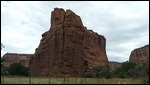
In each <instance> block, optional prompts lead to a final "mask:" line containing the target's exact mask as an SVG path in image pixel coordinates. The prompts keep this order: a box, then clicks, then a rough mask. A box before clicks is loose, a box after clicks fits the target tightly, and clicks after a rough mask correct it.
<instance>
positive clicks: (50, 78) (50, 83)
mask: <svg viewBox="0 0 150 85" xmlns="http://www.w3.org/2000/svg"><path fill="white" fill-rule="evenodd" d="M49 84H51V77H50V76H49Z"/></svg>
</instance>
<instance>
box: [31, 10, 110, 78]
mask: <svg viewBox="0 0 150 85" xmlns="http://www.w3.org/2000/svg"><path fill="white" fill-rule="evenodd" d="M105 48H106V39H105V37H104V36H102V35H98V34H97V33H95V32H93V31H92V30H87V29H86V27H84V26H83V24H82V20H81V18H80V17H79V16H78V15H76V14H75V13H74V12H72V11H71V10H66V11H64V9H61V8H55V9H54V11H52V13H51V28H50V30H49V31H47V32H45V33H44V34H42V39H41V42H40V44H39V47H38V48H37V49H36V52H35V53H34V55H33V57H32V59H31V62H30V65H29V70H30V74H31V75H46V76H71V77H74V76H82V75H83V72H84V71H86V70H90V69H91V68H92V67H93V66H94V65H97V64H102V65H103V66H104V68H105V69H108V70H109V63H108V58H107V55H106V49H105Z"/></svg>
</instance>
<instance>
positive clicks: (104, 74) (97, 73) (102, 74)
mask: <svg viewBox="0 0 150 85" xmlns="http://www.w3.org/2000/svg"><path fill="white" fill-rule="evenodd" d="M84 77H98V78H111V72H109V71H107V70H105V69H104V68H103V66H102V65H100V64H99V65H96V66H94V67H93V68H92V70H91V71H87V72H85V73H84Z"/></svg>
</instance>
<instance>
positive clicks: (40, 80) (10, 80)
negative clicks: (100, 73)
mask: <svg viewBox="0 0 150 85" xmlns="http://www.w3.org/2000/svg"><path fill="white" fill-rule="evenodd" d="M3 79H4V80H3ZM30 79H31V82H30ZM30 83H31V84H49V83H50V84H142V83H143V79H142V78H138V79H133V78H125V79H122V78H111V79H105V78H63V77H61V78H60V77H57V78H56V77H52V78H49V77H37V76H36V77H35V76H33V77H31V78H29V77H23V76H5V77H4V78H3V76H1V84H30Z"/></svg>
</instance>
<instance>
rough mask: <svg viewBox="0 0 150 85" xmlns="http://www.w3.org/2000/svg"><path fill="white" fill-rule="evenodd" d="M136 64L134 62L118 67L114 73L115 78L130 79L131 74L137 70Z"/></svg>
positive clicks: (127, 62)
mask: <svg viewBox="0 0 150 85" xmlns="http://www.w3.org/2000/svg"><path fill="white" fill-rule="evenodd" d="M135 66H136V64H135V63H133V62H129V61H126V62H124V63H122V65H121V67H118V68H117V69H116V70H115V71H114V72H113V75H114V76H115V77H121V78H126V77H130V74H131V73H132V72H133V70H134V69H135Z"/></svg>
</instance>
